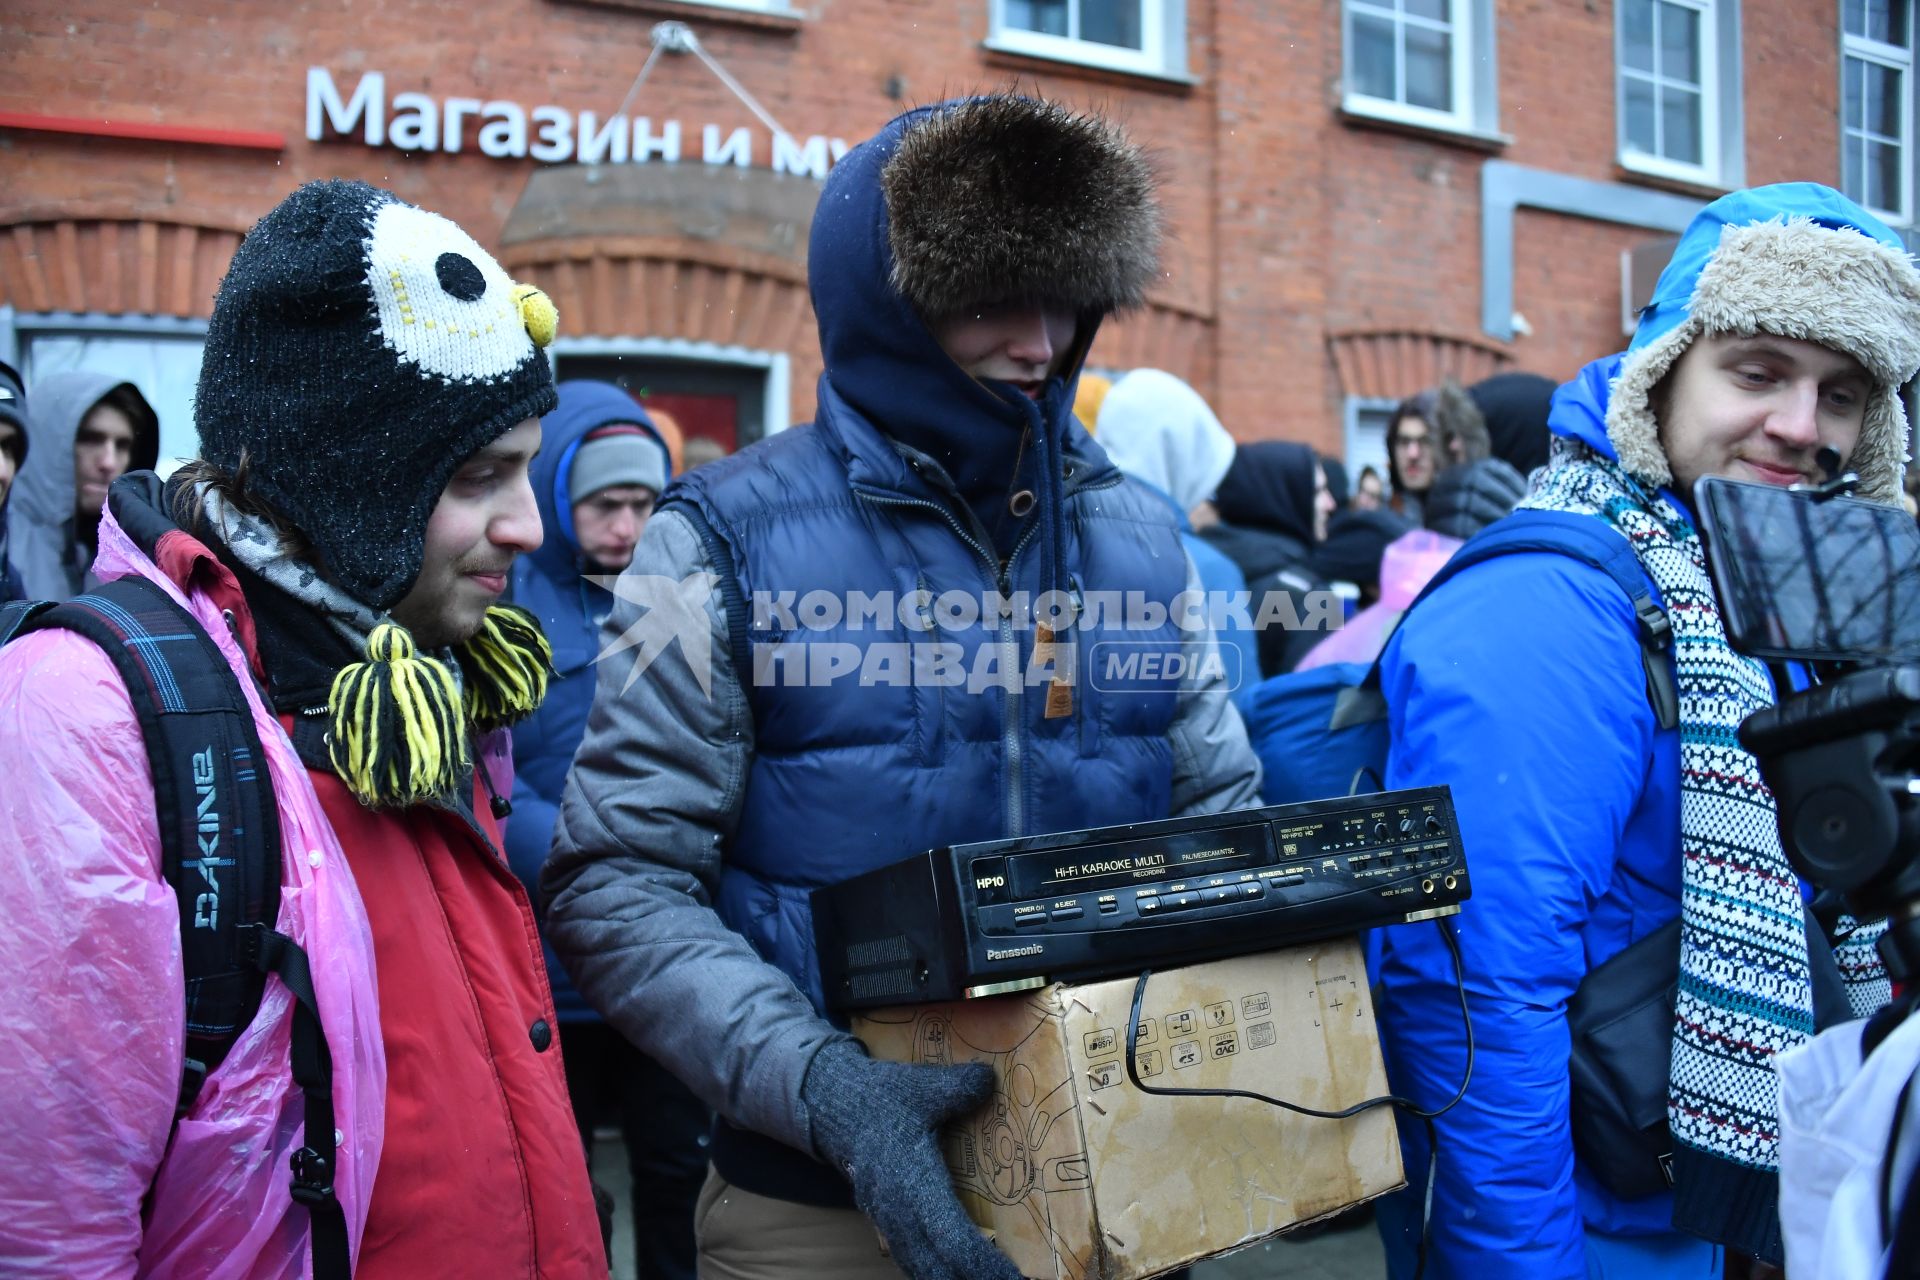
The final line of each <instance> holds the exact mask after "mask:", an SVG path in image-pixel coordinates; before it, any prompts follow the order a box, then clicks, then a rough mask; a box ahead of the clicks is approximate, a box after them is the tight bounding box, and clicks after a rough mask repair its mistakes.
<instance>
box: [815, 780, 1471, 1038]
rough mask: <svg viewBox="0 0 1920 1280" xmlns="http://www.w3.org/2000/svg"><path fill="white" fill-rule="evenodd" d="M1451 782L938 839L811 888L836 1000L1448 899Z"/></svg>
mask: <svg viewBox="0 0 1920 1280" xmlns="http://www.w3.org/2000/svg"><path fill="white" fill-rule="evenodd" d="M1457 831H1458V829H1457V828H1456V827H1455V825H1454V818H1453V798H1452V795H1451V793H1450V792H1449V791H1448V790H1447V788H1445V787H1422V788H1419V789H1415V790H1409V791H1391V792H1383V793H1380V794H1378V795H1366V796H1346V797H1342V798H1340V799H1335V800H1314V801H1309V802H1307V803H1304V804H1289V805H1275V806H1272V807H1270V808H1263V809H1241V810H1237V811H1235V812H1233V813H1220V814H1212V815H1209V816H1207V817H1202V818H1172V819H1167V820H1165V821H1161V822H1138V823H1132V824H1130V825H1126V826H1118V827H1101V828H1096V829H1093V830H1088V831H1069V832H1059V833H1055V834H1052V835H1040V836H1022V837H1019V838H1017V839H1012V840H989V841H982V842H980V843H977V844H960V845H950V846H947V847H944V848H940V849H933V850H929V851H928V852H926V853H921V854H917V855H915V856H914V857H911V858H907V859H905V860H903V861H900V862H896V863H893V864H891V865H889V866H885V867H881V868H878V869H877V870H874V871H870V872H867V873H866V874H865V875H859V876H855V877H853V878H852V879H850V880H846V881H843V882H841V883H839V884H835V885H829V886H827V887H826V888H822V889H816V890H814V892H813V921H814V933H815V939H816V945H817V948H818V951H819V956H820V970H821V978H822V981H823V984H824V986H825V991H826V995H827V999H828V1000H829V1001H830V1002H832V1003H833V1004H834V1005H836V1006H837V1007H839V1008H842V1009H864V1008H873V1007H876V1006H880V1005H890V1004H916V1003H920V1002H923V1001H930V1000H953V999H958V998H960V997H962V996H981V995H994V994H998V993H1000V992H1004V991H1016V990H1022V989H1024V988H1027V987H1036V986H1040V985H1042V984H1044V983H1046V982H1051V981H1058V980H1062V979H1068V978H1072V979H1088V978H1100V977H1112V976H1116V975H1122V974H1128V973H1137V972H1139V971H1140V970H1141V969H1145V968H1149V967H1159V966H1163V965H1170V964H1188V963H1193V962H1197V961H1201V960H1210V959H1215V958H1218V957H1221V956H1229V955H1237V954H1241V953H1245V952H1250V951H1267V950H1271V949H1274V948H1277V947H1286V946H1292V945H1294V944H1296V943H1301V942H1311V941H1313V940H1314V939H1317V938H1328V937H1335V936H1338V935H1340V934H1346V933H1354V932H1356V931H1358V930H1361V929H1369V928H1372V927H1374V926H1376V925H1384V924H1399V923H1401V922H1403V921H1411V920H1425V919H1430V918H1432V917H1435V916H1442V915H1451V914H1453V913H1454V912H1456V911H1458V910H1459V909H1460V905H1459V904H1460V903H1461V902H1462V901H1463V900H1464V899H1465V898H1466V897H1467V896H1468V893H1469V890H1468V885H1467V864H1466V858H1465V855H1464V854H1463V852H1462V850H1461V848H1460V842H1459V837H1458V834H1457Z"/></svg>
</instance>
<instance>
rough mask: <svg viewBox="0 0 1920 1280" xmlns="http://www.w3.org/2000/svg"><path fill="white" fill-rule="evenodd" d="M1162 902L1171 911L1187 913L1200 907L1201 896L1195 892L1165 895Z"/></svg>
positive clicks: (1161, 899)
mask: <svg viewBox="0 0 1920 1280" xmlns="http://www.w3.org/2000/svg"><path fill="white" fill-rule="evenodd" d="M1160 901H1162V902H1164V903H1166V904H1167V910H1169V911H1185V910H1187V909H1188V908H1190V907H1197V906H1199V905H1200V895H1199V894H1197V893H1193V892H1187V893H1169V894H1163V895H1162V896H1161V898H1160Z"/></svg>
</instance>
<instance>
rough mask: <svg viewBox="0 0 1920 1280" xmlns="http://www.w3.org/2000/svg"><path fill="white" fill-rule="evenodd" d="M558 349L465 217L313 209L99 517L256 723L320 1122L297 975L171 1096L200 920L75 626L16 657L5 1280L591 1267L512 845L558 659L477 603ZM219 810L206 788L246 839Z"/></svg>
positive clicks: (550, 1031) (554, 1050) (508, 557)
mask: <svg viewBox="0 0 1920 1280" xmlns="http://www.w3.org/2000/svg"><path fill="white" fill-rule="evenodd" d="M554 323H555V316H554V313H553V308H552V305H551V303H549V302H548V301H547V300H546V297H545V295H544V294H541V293H540V292H539V291H538V290H536V289H532V288H530V287H528V286H523V285H516V284H514V282H513V281H512V280H510V279H509V278H508V277H507V275H506V273H505V272H504V271H502V270H501V268H500V266H499V264H498V263H496V262H495V261H494V260H493V259H492V258H491V257H490V256H488V254H487V253H486V252H485V251H484V250H483V249H481V248H480V246H479V245H478V244H476V243H475V242H474V241H473V239H472V238H471V237H469V236H468V235H467V234H466V233H465V232H463V231H462V230H461V229H460V228H459V227H457V226H455V225H454V224H453V223H451V222H449V221H447V220H446V219H444V218H442V217H439V216H438V215H436V214H432V213H428V212H426V211H424V210H421V209H417V208H414V207H413V206H411V205H408V204H405V203H403V202H402V201H400V200H399V199H397V198H396V197H395V196H393V195H391V194H390V193H388V192H385V191H380V190H377V189H375V188H373V187H370V186H367V185H365V184H362V183H356V182H315V183H310V184H308V185H306V186H303V187H301V188H300V189H299V190H297V191H295V192H294V193H293V194H292V195H290V196H289V197H287V199H286V200H285V201H283V202H282V203H281V204H280V205H279V206H278V207H276V208H275V209H274V210H273V211H272V212H270V213H268V214H267V216H266V217H265V218H263V219H262V220H261V221H260V223H259V224H258V225H257V226H255V227H254V228H253V230H252V231H251V232H250V233H249V234H248V235H247V237H246V239H245V240H244V241H243V242H242V244H241V245H240V247H239V249H238V250H237V252H236V253H235V255H234V259H233V263H232V265H231V267H230V268H229V270H228V272H227V275H226V278H225V280H224V281H223V283H222V284H221V287H220V292H219V295H218V297H217V298H216V300H215V303H214V310H213V317H212V320H211V322H210V324H209V327H208V334H207V345H206V354H205V360H204V364H203V366H202V370H201V376H200V383H199V388H198V396H197V399H196V402H195V415H194V416H195V420H196V425H197V426H198V428H199V432H200V438H201V456H200V457H199V458H198V459H196V460H194V461H192V462H190V463H188V464H187V465H186V466H184V467H182V468H181V469H180V471H178V472H176V473H175V474H174V475H173V476H172V477H171V478H170V479H169V480H168V481H166V482H165V483H163V482H162V481H160V479H159V478H158V477H156V476H155V475H154V474H153V473H151V472H139V473H134V474H131V475H128V476H126V477H125V478H123V479H122V480H121V481H120V482H119V483H117V484H116V485H115V486H114V487H113V489H112V490H111V493H110V495H109V499H108V506H107V511H106V513H105V514H104V515H103V517H102V518H101V522H100V542H99V557H98V559H97V560H96V561H95V564H94V572H95V573H96V574H97V575H98V576H99V577H100V578H101V579H102V580H103V581H106V582H108V583H112V582H113V581H114V580H116V579H120V578H127V577H130V576H137V577H138V578H141V579H145V580H146V581H147V582H150V583H152V584H155V585H157V586H158V587H159V588H160V589H161V590H162V591H164V593H165V594H166V596H168V597H170V598H172V599H173V600H174V601H175V602H176V603H177V604H180V605H183V606H184V607H185V608H186V610H187V611H188V612H189V613H190V614H191V615H192V617H193V619H194V620H195V621H197V622H198V624H199V626H200V628H202V629H204V631H205V632H206V633H207V635H208V636H209V637H210V638H211V640H212V641H213V644H214V645H215V647H216V648H217V650H218V653H219V656H220V658H222V659H224V661H225V662H226V664H227V665H228V666H229V667H230V668H231V670H232V673H233V675H234V677H236V678H237V681H238V687H239V689H240V690H242V691H243V692H244V695H245V699H246V703H247V706H248V707H249V708H250V711H251V721H252V724H253V727H254V730H255V732H257V736H258V740H259V748H260V752H261V756H262V757H263V759H257V760H255V762H254V768H253V769H252V770H250V771H249V773H248V775H247V776H248V777H256V776H262V777H263V778H264V782H265V784H266V785H268V786H270V788H271V810H272V816H273V817H274V818H275V819H276V823H275V825H277V828H278V832H279V839H280V846H281V847H280V858H279V862H278V871H279V874H280V877H281V885H280V892H279V905H278V909H277V915H276V917H275V918H274V920H273V929H274V930H275V932H276V933H278V934H280V935H284V937H285V938H286V939H290V940H291V942H292V943H293V944H296V945H297V946H298V947H299V948H301V949H303V950H304V952H305V955H306V957H307V961H308V967H309V968H310V970H311V985H312V989H313V990H312V995H311V999H312V1000H313V1001H314V1002H315V1003H316V1004H317V1007H318V1020H319V1022H320V1025H321V1028H322V1032H323V1035H324V1049H325V1053H323V1054H321V1055H320V1058H321V1059H322V1060H323V1061H324V1060H326V1059H327V1058H330V1059H331V1069H332V1088H331V1102H332V1111H333V1117H334V1118H333V1122H332V1124H331V1125H330V1126H327V1127H326V1129H328V1130H330V1131H319V1132H306V1131H305V1127H310V1126H304V1127H303V1114H310V1113H303V1107H302V1093H301V1090H300V1088H298V1087H297V1086H296V1083H295V1081H294V1079H293V1078H292V1074H291V1072H292V1071H294V1070H296V1069H298V1068H297V1066H295V1067H290V1060H289V1053H290V1044H291V1052H292V1054H293V1061H294V1063H295V1064H297V1063H298V1062H299V1061H300V1060H301V1054H302V1052H303V1048H302V1032H301V1025H302V1024H301V1023H300V1022H299V1021H298V1020H297V1016H296V1011H295V1007H294V998H293V997H290V995H289V991H290V989H292V988H297V987H298V985H299V984H298V983H297V982H295V981H293V980H291V979H289V980H288V981H287V982H284V983H283V981H282V980H281V978H279V977H275V978H270V979H268V980H267V982H266V986H265V989H264V993H263V994H262V996H261V998H260V1003H259V1008H258V1011H257V1013H255V1014H254V1016H253V1018H252V1020H251V1021H250V1022H249V1023H248V1024H247V1026H246V1030H245V1031H244V1033H242V1034H241V1035H240V1037H239V1038H238V1039H237V1040H236V1041H234V1042H233V1043H232V1046H231V1048H230V1049H229V1050H228V1051H227V1052H226V1054H225V1057H224V1059H222V1060H221V1061H219V1062H218V1064H217V1065H215V1066H213V1067H212V1069H211V1070H210V1071H209V1072H206V1073H205V1077H204V1080H200V1081H198V1082H197V1088H195V1089H191V1090H188V1089H183V1087H182V1056H183V1033H184V1035H185V1036H186V1037H188V1041H189V1045H190V1044H191V1037H192V1036H193V1035H194V1034H196V1032H199V1031H203V1030H204V1028H200V1027H198V1026H197V1025H196V1024H195V1023H194V1022H193V1021H192V1020H191V1019H189V1020H188V1022H187V1023H186V1024H185V1025H184V1026H183V1020H182V1009H183V1001H182V981H183V961H182V934H183V930H187V929H190V928H191V927H193V926H194V925H197V924H198V923H200V922H199V921H197V920H194V919H191V918H189V917H190V913H183V912H182V910H181V909H180V907H179V906H177V905H176V900H175V894H174V892H173V891H172V889H171V888H170V886H169V884H168V882H167V881H166V880H164V879H163V878H162V876H161V870H160V865H159V864H160V848H161V845H160V834H159V832H158V830H157V828H156V821H155V807H156V790H155V788H154V785H153V782H152V775H151V774H150V772H149V769H148V766H147V762H146V756H145V754H144V752H143V748H142V722H141V720H140V719H139V718H137V717H136V715H135V713H134V709H133V705H132V703H131V702H130V700H129V693H128V686H127V685H126V684H125V683H124V682H123V681H122V680H121V678H120V675H119V673H118V671H117V670H116V668H115V667H114V665H112V663H111V662H110V661H109V659H108V657H107V656H106V654H105V653H104V652H103V651H102V650H101V649H100V648H99V647H97V646H96V645H95V644H94V642H93V641H92V640H90V639H87V638H83V637H82V636H81V635H79V634H78V633H76V632H73V631H68V630H56V629H47V630H32V631H29V632H28V633H26V634H24V635H22V636H21V637H20V638H19V639H18V640H15V641H14V642H12V643H10V644H8V645H7V646H6V648H5V649H4V650H0V776H5V777H7V778H8V779H10V782H9V784H8V791H7V802H6V804H5V805H4V806H0V885H4V886H6V887H5V888H4V889H0V894H4V895H5V904H4V907H3V908H0V910H3V911H4V915H5V918H6V920H7V928H6V929H5V930H4V931H3V936H0V959H3V961H4V964H5V967H6V972H7V973H9V974H10V975H13V978H12V980H10V981H8V982H7V983H5V984H4V991H3V993H0V1024H3V1025H5V1026H7V1027H8V1028H10V1029H11V1033H10V1034H9V1035H8V1036H7V1037H6V1043H7V1047H6V1048H5V1049H0V1085H3V1086H4V1089H5V1093H6V1097H7V1099H8V1103H7V1106H8V1113H7V1114H8V1117H9V1120H8V1124H7V1131H8V1139H7V1141H8V1153H7V1158H6V1160H5V1161H4V1162H0V1202H4V1203H5V1204H6V1205H7V1206H8V1212H7V1213H6V1215H5V1221H4V1222H0V1271H3V1272H5V1273H6V1274H7V1275H9V1276H22V1275H31V1276H39V1275H49V1276H51V1275H61V1276H73V1275H90V1276H91V1275H100V1276H104V1275H132V1274H135V1273H138V1274H141V1275H181V1276H187V1275H192V1276H206V1277H254V1276H261V1277H265V1276H283V1275H293V1274H306V1270H305V1268H306V1266H307V1262H308V1253H309V1251H310V1250H311V1253H312V1259H313V1268H314V1270H313V1274H315V1275H316V1276H326V1277H333V1276H338V1275H342V1274H344V1270H343V1267H344V1265H345V1264H346V1263H347V1262H348V1261H349V1260H350V1261H351V1263H352V1268H353V1273H354V1274H355V1275H356V1276H358V1277H361V1280H373V1278H377V1277H396V1278H399V1277H406V1278H407V1280H412V1278H413V1277H418V1276H440V1275H444V1276H452V1275H461V1276H497V1275H540V1276H548V1277H561V1276H566V1277H582V1276H605V1275H606V1273H607V1259H606V1254H605V1251H604V1247H603V1245H602V1242H601V1237H600V1231H599V1226H598V1220H597V1215H596V1213H595V1209H594V1201H593V1194H592V1189H591V1185H590V1183H589V1182H588V1178H587V1171H586V1167H585V1162H584V1158H583V1156H582V1152H581V1148H580V1141H579V1137H578V1134H577V1133H576V1131H575V1129H574V1125H573V1118H572V1111H571V1109H570V1107H569V1105H568V1101H567V1090H566V1078H565V1073H564V1071H563V1069H562V1067H561V1061H560V1048H559V1044H558V1040H557V1038H556V1036H557V1033H556V1030H555V1021H556V1019H555V1016H554V1010H553V1007H552V998H551V995H550V993H549V991H548V988H547V983H546V981H545V978H544V974H543V968H542V954H541V948H540V941H539V936H538V934H537V932H536V930H535V925H534V917H533V913H532V910H531V908H530V907H529V904H528V900H527V896H526V893H525V891H524V890H523V889H522V888H521V886H520V884H519V882H518V881H517V880H516V879H515V878H514V876H513V873H512V872H511V871H510V870H509V869H508V866H507V863H506V861H505V859H504V858H503V857H502V855H501V853H500V848H501V843H502V842H501V827H500V824H501V820H502V818H503V817H504V816H505V814H506V812H507V808H508V806H507V805H506V804H505V803H504V802H502V801H501V800H500V799H499V797H503V796H505V795H506V794H507V793H508V792H509V790H510V788H511V785H512V784H511V777H510V772H511V767H510V763H509V755H508V751H507V743H506V734H505V733H504V732H502V730H503V729H504V727H505V726H506V725H507V724H509V723H510V722H512V721H513V720H515V719H517V718H519V717H521V716H523V715H525V714H527V713H528V712H530V711H531V710H532V709H533V708H534V707H535V706H536V705H537V704H538V702H539V700H540V698H541V696H542V694H543V692H544V689H545V681H546V671H547V669H548V651H547V646H546V642H545V640H544V639H543V638H542V637H541V635H540V632H539V628H538V626H537V625H536V624H534V623H533V622H532V620H531V618H530V616H529V615H527V614H525V613H524V612H522V611H518V610H514V609H511V608H508V607H503V606H499V605H497V604H496V601H497V600H498V598H499V596H500V594H501V592H502V591H504V590H505V588H506V585H507V580H508V575H509V573H510V571H511V570H512V568H513V564H514V561H515V560H516V558H517V557H519V556H521V555H523V554H526V553H529V552H532V551H533V550H535V549H536V548H537V547H538V546H539V545H540V534H541V529H540V517H539V514H538V512H537V510H536V507H535V503H534V496H533V491H532V488H531V486H530V485H529V483H528V479H527V468H528V464H529V463H530V462H531V460H532V458H533V455H534V453H535V452H536V451H537V450H538V448H539V445H540V422H539V419H540V416H541V415H542V414H545V413H547V412H549V411H550V410H552V409H553V407H554V404H555V396H554V388H553V379H552V374H551V372H550V370H549V367H548V362H547V357H546V354H545V353H544V352H543V351H542V350H541V348H542V347H544V346H545V345H546V344H547V343H548V342H549V341H551V339H552V337H553V330H554ZM188 638H189V637H187V636H181V635H157V634H156V635H155V637H154V639H153V641H152V646H153V647H155V648H159V649H166V650H167V651H168V652H169V653H172V654H174V655H176V656H175V657H173V658H172V659H171V660H172V661H173V662H178V663H184V662H186V661H188V660H189V659H188V657H186V656H180V655H184V654H187V653H188V652H189V651H188V650H186V649H184V648H181V647H179V646H177V645H169V644H168V643H167V642H170V641H181V640H186V639H188ZM201 660H202V661H206V662H212V661H215V659H214V657H213V656H212V655H211V654H206V655H205V656H203V657H202V658H201ZM162 669H164V668H162ZM159 696H160V697H161V699H162V702H163V704H164V700H165V698H166V690H165V689H162V690H160V691H159ZM195 768H196V770H197V769H198V768H199V764H198V762H196V765H195ZM197 776H198V774H197V773H196V777H197ZM209 776H213V775H211V774H210V775H209ZM236 799H237V797H236V796H234V795H227V796H221V795H218V794H214V793H211V792H209V794H208V795H206V796H205V797H203V799H202V810H203V814H211V815H213V817H212V818H211V819H210V821H211V822H212V823H213V829H214V830H215V831H216V832H217V833H218V835H219V836H220V837H221V838H223V839H226V840H228V841H229V843H231V842H232V841H233V840H237V839H238V838H239V837H240V836H241V835H242V834H243V833H242V832H240V831H238V830H235V829H233V827H232V823H231V821H230V819H231V814H228V815H227V819H226V820H223V819H222V818H221V817H220V815H221V813H222V812H223V811H224V810H225V809H226V808H228V807H230V806H231V805H232V804H233V803H234V802H235V801H236ZM223 822H224V825H223ZM207 829H208V827H207V826H206V824H205V823H203V825H202V830H207ZM226 847H228V846H223V845H220V844H212V845H209V843H208V842H207V840H205V839H203V840H202V841H201V845H200V848H199V850H198V851H197V852H198V854H199V858H200V859H201V861H202V870H203V874H206V875H207V876H209V877H218V876H222V875H232V874H234V871H233V870H232V865H231V859H228V860H225V861H223V860H221V858H220V854H221V853H222V852H223V850H224V849H225V848H226ZM211 882H212V881H211V880H210V883H211ZM275 972H276V973H279V972H281V971H280V970H276V971H275ZM300 999H301V1000H302V1004H303V1007H304V1003H305V1001H306V1000H307V999H308V997H304V996H302V997H300ZM185 1004H186V1007H187V1008H188V1009H189V1010H192V1009H195V1008H198V1007H199V1006H198V1005H196V1004H195V997H194V993H193V992H188V999H187V1001H186V1002H185ZM28 1027H31V1028H34V1029H35V1034H34V1035H33V1036H31V1037H29V1036H27V1035H26V1034H25V1033H24V1030H23V1029H24V1028H28ZM306 1052H309V1053H310V1050H307V1051H306ZM192 1065H193V1064H189V1066H190V1067H191V1066H192ZM190 1074H191V1072H190ZM323 1096H324V1092H323ZM177 1104H178V1105H180V1106H182V1107H183V1108H184V1110H183V1113H182V1114H181V1115H180V1116H179V1117H178V1118H177V1119H176V1117H175V1108H176V1105H177ZM308 1105H311V1100H309V1103H308ZM290 1161H291V1163H292V1165H293V1171H294V1173H295V1174H297V1175H298V1177H299V1180H300V1182H301V1183H302V1184H303V1186H302V1187H297V1188H296V1189H295V1195H298V1196H299V1200H298V1202H296V1199H295V1198H294V1197H293V1196H290V1194H289V1163H290ZM342 1226H343V1227H344V1231H342V1230H341V1228H342Z"/></svg>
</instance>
